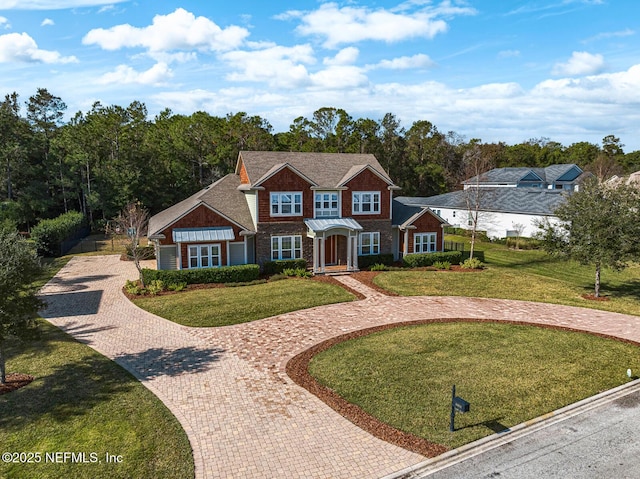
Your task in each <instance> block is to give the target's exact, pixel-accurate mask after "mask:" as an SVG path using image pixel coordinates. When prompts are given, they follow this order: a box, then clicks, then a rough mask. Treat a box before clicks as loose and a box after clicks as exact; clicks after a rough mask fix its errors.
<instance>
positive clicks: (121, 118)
mask: <svg viewBox="0 0 640 479" xmlns="http://www.w3.org/2000/svg"><path fill="white" fill-rule="evenodd" d="M66 109H67V106H66V104H65V103H64V101H63V100H62V99H61V98H60V97H58V96H55V95H53V94H51V93H50V92H49V91H47V90H46V89H44V88H40V89H38V90H37V92H36V93H35V94H34V95H33V96H31V97H29V99H28V100H27V101H25V102H22V101H21V100H20V98H19V96H18V95H17V94H16V93H15V92H14V93H11V94H7V95H5V97H4V100H3V101H1V102H0V164H1V165H2V166H1V167H0V171H2V179H3V180H2V183H1V184H0V222H2V221H4V222H11V223H13V224H15V225H17V226H19V227H20V228H21V229H29V228H30V227H31V226H33V225H34V224H36V223H37V222H38V221H39V220H41V219H44V218H51V217H55V216H57V215H59V214H61V213H65V212H68V211H74V210H75V211H80V212H82V213H83V214H84V215H85V216H86V217H87V218H88V219H89V220H90V221H91V223H92V224H93V225H94V226H98V227H99V226H100V225H101V224H103V223H104V222H105V221H106V220H108V219H111V218H113V217H114V216H116V215H117V213H118V212H119V211H120V210H121V209H122V208H123V207H124V206H125V205H127V204H129V203H130V202H131V201H132V200H136V201H139V202H140V203H142V204H143V205H144V206H145V207H147V208H148V209H149V210H150V212H151V213H152V214H153V213H156V212H158V211H160V210H162V209H164V208H166V207H168V206H170V205H172V204H174V203H176V202H178V201H180V200H182V199H184V198H186V197H187V196H189V195H191V194H193V193H194V192H195V191H197V190H199V189H201V188H203V187H204V186H206V185H208V184H210V183H211V182H213V181H215V180H217V179H218V178H220V177H222V176H224V175H226V174H228V173H231V172H233V171H234V168H235V164H236V160H237V157H238V153H239V152H240V151H241V150H276V151H303V152H334V153H372V154H374V155H375V156H376V157H377V158H378V160H379V161H380V163H381V164H382V166H383V167H384V168H385V169H386V170H387V172H388V173H389V175H390V176H391V178H392V179H393V181H394V182H395V183H396V184H397V185H399V186H400V187H402V193H401V194H403V195H420V196H431V195H435V194H440V193H445V192H448V191H452V190H454V189H457V188H459V187H460V182H461V181H462V180H464V179H465V178H466V177H467V174H468V168H467V165H466V160H465V158H468V157H469V152H470V151H471V150H472V151H473V152H474V153H473V154H474V155H476V156H477V155H478V154H480V155H481V156H482V157H484V158H485V159H486V160H487V163H488V164H490V165H491V166H492V167H505V166H527V167H544V166H548V165H551V164H555V163H576V164H578V165H579V166H580V167H582V168H583V169H587V170H590V171H592V172H594V173H595V174H596V175H597V176H598V177H602V178H605V177H608V176H611V175H613V174H623V173H629V172H631V171H635V170H638V169H640V151H635V152H631V153H625V152H624V151H623V147H624V145H623V144H622V143H621V142H620V139H619V138H616V137H615V136H613V135H609V136H606V137H605V138H603V140H602V146H600V145H597V144H593V143H589V142H578V143H574V144H572V145H570V146H564V145H562V144H560V143H558V142H555V141H551V140H549V139H548V138H538V139H530V140H528V141H525V142H523V143H520V144H516V145H507V144H505V143H503V142H498V143H483V142H482V141H481V140H480V139H475V138H474V139H471V140H466V139H465V138H463V137H462V136H460V135H458V134H457V133H455V132H452V131H450V132H446V133H445V132H441V131H439V130H438V128H437V127H436V125H434V124H433V123H431V122H429V121H427V120H419V121H415V122H414V123H413V124H412V125H411V126H409V127H408V128H405V127H404V126H402V125H401V123H400V121H399V120H398V119H397V118H396V116H395V115H394V114H393V113H387V114H386V115H384V117H383V118H382V119H378V120H374V119H370V118H357V119H354V118H353V117H351V116H350V115H349V114H348V113H347V112H346V111H345V110H343V109H340V108H334V107H326V108H320V109H319V110H317V111H315V112H314V113H313V115H312V116H311V118H306V117H298V118H296V119H295V120H293V122H292V124H291V125H290V126H289V130H288V131H286V132H278V133H274V132H273V127H272V126H271V124H270V123H269V122H268V120H266V119H264V118H261V117H260V116H250V115H248V114H247V113H244V112H238V113H229V114H227V115H226V116H223V117H220V116H212V115H210V114H208V113H206V112H202V111H198V112H195V113H193V114H191V115H180V114H174V113H173V112H172V111H171V110H169V109H165V110H164V111H162V112H160V113H159V114H158V115H156V116H155V117H154V118H152V119H151V118H149V115H148V112H147V108H146V106H145V105H144V103H141V102H138V101H134V102H132V103H131V104H130V105H128V106H126V107H123V106H118V105H109V106H105V105H103V104H101V103H100V102H96V103H94V104H93V105H92V106H91V108H90V109H89V110H88V111H86V112H81V111H79V112H77V113H76V114H75V115H74V116H73V117H71V119H70V120H68V121H66V122H65V121H64V115H65V112H66Z"/></svg>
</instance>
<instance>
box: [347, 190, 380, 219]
mask: <svg viewBox="0 0 640 479" xmlns="http://www.w3.org/2000/svg"><path fill="white" fill-rule="evenodd" d="M352 198H353V202H352V203H351V204H352V207H351V210H352V211H351V212H352V214H354V215H368V214H379V213H380V192H379V191H354V192H353V197H352Z"/></svg>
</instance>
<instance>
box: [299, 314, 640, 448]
mask: <svg viewBox="0 0 640 479" xmlns="http://www.w3.org/2000/svg"><path fill="white" fill-rule="evenodd" d="M628 368H631V369H632V370H634V371H637V370H638V369H639V368H640V348H638V346H636V345H632V344H627V343H623V342H620V341H616V340H613V339H605V338H601V337H597V336H593V335H589V334H584V333H576V332H569V331H559V330H553V329H548V328H542V327H535V326H520V325H511V324H499V323H474V322H452V323H432V324H424V325H418V326H406V327H398V328H393V329H389V330H385V331H382V332H378V333H373V334H370V335H367V336H363V337H360V338H357V339H353V340H349V341H345V342H343V343H340V344H337V345H335V346H333V347H331V348H329V349H328V350H326V351H324V352H321V353H319V354H318V355H316V356H315V357H314V358H313V359H312V360H311V362H310V365H309V372H310V373H311V375H312V376H314V377H316V379H317V380H318V381H319V382H320V383H321V384H323V385H324V386H326V387H329V388H330V389H332V390H334V391H335V392H336V393H338V394H339V395H340V396H342V397H343V398H344V399H346V400H347V401H349V402H350V403H353V404H356V405H358V406H359V407H360V408H362V409H363V410H364V411H366V412H367V413H369V414H371V415H372V416H374V417H376V418H377V419H378V420H380V421H382V422H384V423H386V424H389V425H391V426H393V427H395V428H397V429H399V430H401V431H404V432H408V433H411V434H414V435H416V436H418V437H421V438H424V439H426V440H428V441H430V442H433V443H436V444H440V445H444V446H446V447H448V448H455V447H459V446H461V445H463V444H466V443H469V442H471V441H474V440H476V439H479V438H481V437H484V436H487V435H490V434H493V433H494V432H499V431H502V430H504V429H506V428H509V427H513V426H514V425H517V424H519V423H522V422H524V421H527V420H529V419H532V418H535V417H538V416H540V415H542V414H545V413H548V412H550V411H553V410H555V409H558V408H561V407H563V406H566V405H568V404H571V403H574V402H576V401H579V400H581V399H584V398H586V397H589V396H592V395H594V394H597V393H599V392H601V391H604V390H607V389H610V388H612V387H615V386H618V385H620V384H623V383H625V382H627V381H628V378H627V376H626V371H627V369H628ZM453 384H455V385H456V386H457V395H458V396H461V397H463V398H464V399H465V400H467V401H469V402H470V404H471V412H469V413H466V414H458V415H457V416H456V431H455V432H454V433H451V432H449V417H450V410H451V387H452V385H453Z"/></svg>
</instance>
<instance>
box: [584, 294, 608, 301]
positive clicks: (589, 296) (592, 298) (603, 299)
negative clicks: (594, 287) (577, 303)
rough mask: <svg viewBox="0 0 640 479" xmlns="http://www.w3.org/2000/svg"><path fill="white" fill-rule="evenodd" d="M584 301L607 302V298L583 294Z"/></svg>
mask: <svg viewBox="0 0 640 479" xmlns="http://www.w3.org/2000/svg"><path fill="white" fill-rule="evenodd" d="M582 297H583V298H584V299H588V300H589V301H609V296H595V295H594V294H583V295H582Z"/></svg>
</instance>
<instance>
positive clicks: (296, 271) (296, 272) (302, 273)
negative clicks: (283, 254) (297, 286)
mask: <svg viewBox="0 0 640 479" xmlns="http://www.w3.org/2000/svg"><path fill="white" fill-rule="evenodd" d="M282 274H283V275H285V276H289V277H291V276H293V277H296V278H310V277H311V273H310V272H309V271H307V270H306V269H304V268H285V269H283V270H282Z"/></svg>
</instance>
